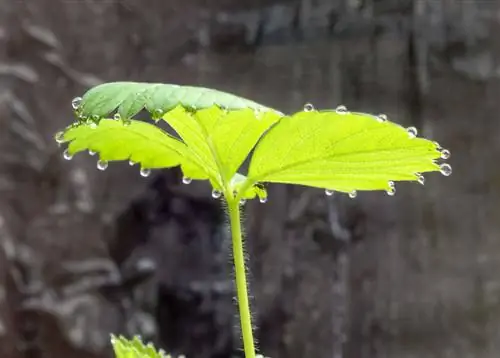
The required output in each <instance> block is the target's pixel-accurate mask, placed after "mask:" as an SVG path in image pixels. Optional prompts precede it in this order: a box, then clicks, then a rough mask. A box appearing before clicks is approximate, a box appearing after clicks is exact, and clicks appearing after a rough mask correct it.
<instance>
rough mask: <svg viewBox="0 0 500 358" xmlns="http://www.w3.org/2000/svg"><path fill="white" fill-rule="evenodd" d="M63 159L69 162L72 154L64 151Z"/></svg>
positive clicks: (67, 150)
mask: <svg viewBox="0 0 500 358" xmlns="http://www.w3.org/2000/svg"><path fill="white" fill-rule="evenodd" d="M63 158H64V159H66V160H71V159H73V154H71V153H70V152H69V149H66V150H65V151H64V152H63Z"/></svg>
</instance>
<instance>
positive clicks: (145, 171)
mask: <svg viewBox="0 0 500 358" xmlns="http://www.w3.org/2000/svg"><path fill="white" fill-rule="evenodd" d="M82 100H83V99H82V97H75V98H73V100H72V101H71V107H72V108H73V110H75V111H78V109H79V108H80V106H81V103H82ZM92 119H93V120H95V121H97V120H98V119H99V118H98V116H96V117H95V118H92ZM113 119H115V120H121V116H120V114H118V113H116V114H115V115H114V117H113ZM95 121H92V122H91V124H90V128H93V129H95V128H97V123H96V122H95ZM124 124H125V125H127V123H126V122H124ZM63 136H64V132H58V133H57V134H56V135H55V140H56V142H57V143H58V144H59V145H61V144H62V143H64V138H63ZM88 153H89V155H91V156H95V155H96V154H97V152H96V151H93V150H89V151H88ZM63 158H64V159H66V160H71V159H73V155H72V154H71V153H70V152H69V149H66V150H64V152H63ZM135 164H136V163H135V162H133V161H132V160H130V161H129V165H131V166H132V165H135ZM96 166H97V169H99V170H101V171H104V170H106V169H107V168H108V166H109V162H108V161H107V160H102V159H99V160H98V161H97V165H96ZM139 173H140V175H141V176H142V177H148V176H150V175H151V169H149V168H141V169H140V171H139Z"/></svg>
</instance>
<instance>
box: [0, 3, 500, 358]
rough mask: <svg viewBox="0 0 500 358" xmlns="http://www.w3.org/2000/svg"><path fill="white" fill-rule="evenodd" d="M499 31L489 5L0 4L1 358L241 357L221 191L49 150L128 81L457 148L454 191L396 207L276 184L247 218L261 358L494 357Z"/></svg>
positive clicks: (381, 198)
mask: <svg viewBox="0 0 500 358" xmlns="http://www.w3.org/2000/svg"><path fill="white" fill-rule="evenodd" d="M499 25H500V1H495V0H475V1H474V0H455V1H452V0H232V1H231V0H210V1H208V0H207V1H202V0H182V1H181V0H148V1H139V0H4V1H2V2H0V248H1V250H0V356H1V357H2V358H43V357H51V358H67V357H72V358H73V357H82V358H83V357H86V358H90V357H95V358H104V357H110V356H111V351H110V347H109V334H110V333H111V332H113V333H116V334H124V335H127V336H131V335H134V334H140V335H141V336H142V337H143V338H144V339H146V340H149V341H152V342H155V344H157V345H158V346H160V347H163V348H164V349H166V350H168V351H169V352H172V353H174V354H181V353H183V354H185V355H186V356H187V357H188V358H198V357H199V358H202V357H203V358H229V357H241V356H242V353H241V343H240V340H239V333H238V329H237V317H235V313H236V311H235V306H234V302H233V284H232V280H231V268H230V266H229V264H230V256H229V249H230V247H229V241H228V232H227V228H226V226H225V219H224V216H223V212H222V210H221V207H220V205H219V203H218V201H216V200H213V199H212V198H211V196H210V188H209V187H208V184H207V183H193V184H191V185H182V184H181V176H180V173H179V171H178V170H170V171H156V172H154V173H153V175H151V176H150V177H148V178H143V177H141V176H140V175H139V172H138V169H137V168H135V167H129V166H128V165H127V164H126V163H125V164H124V163H117V164H113V165H110V167H109V168H108V169H107V170H106V171H103V172H102V171H98V170H97V169H96V159H95V158H93V157H90V156H88V155H85V154H81V155H77V156H76V157H75V158H74V159H73V160H71V161H66V160H64V159H63V158H62V155H61V153H62V149H61V148H58V147H57V144H56V143H55V141H54V140H53V135H54V133H55V132H56V131H57V130H59V129H61V128H63V127H64V126H66V125H67V124H69V123H70V122H72V121H73V114H72V108H71V100H72V98H73V97H76V96H80V95H82V94H83V93H84V92H85V91H86V90H87V89H88V88H89V87H91V86H94V85H97V84H99V83H102V82H107V81H115V80H133V81H158V82H166V83H178V84H190V85H200V86H207V87H213V88H217V89H220V90H226V91H230V92H234V93H236V94H239V95H241V96H245V97H249V98H252V99H255V100H256V101H259V102H262V103H264V104H266V105H269V106H272V107H275V108H279V109H280V110H283V111H285V112H293V111H297V110H299V109H301V108H302V106H303V105H304V103H306V102H311V103H313V104H314V105H315V106H316V107H317V108H335V107H336V106H337V105H339V104H343V105H346V106H347V108H349V109H352V110H356V111H365V112H370V113H374V114H378V113H385V114H387V115H388V117H389V118H390V119H391V120H394V121H396V122H398V123H400V124H402V125H405V126H409V125H414V126H416V127H417V128H418V130H419V133H420V134H421V135H423V136H425V137H428V138H430V139H433V140H438V141H439V142H440V144H442V146H443V147H445V148H447V149H449V150H450V151H451V152H452V156H451V159H450V160H449V162H450V164H452V166H453V169H454V173H453V175H452V176H451V177H449V178H444V177H442V176H441V175H439V173H434V174H432V175H427V176H426V179H427V180H426V185H425V187H424V186H421V185H418V184H400V185H398V186H397V194H396V196H395V197H389V196H387V195H386V194H385V193H382V192H380V193H360V195H358V197H357V198H356V199H355V200H351V199H349V198H348V197H346V196H342V195H339V196H333V197H332V198H330V197H328V199H327V197H326V196H325V195H324V192H323V191H322V190H317V189H307V188H301V187H291V186H270V187H269V193H270V200H269V202H268V203H266V204H265V205H264V204H260V203H258V202H257V203H253V202H252V203H249V204H247V206H246V208H245V225H246V228H247V243H246V246H247V249H248V254H249V256H250V258H251V260H250V261H249V267H250V268H251V271H252V273H251V290H252V295H253V296H254V299H253V307H254V311H255V315H254V320H255V324H256V327H257V330H256V334H257V337H258V341H259V348H260V350H261V352H262V353H263V354H265V355H266V356H270V357H272V358H285V357H286V358H304V357H317V358H327V357H332V358H385V357H387V358H414V357H415V358H417V357H426V358H447V357H456V356H460V357H464V358H465V357H475V358H490V357H491V358H492V357H498V356H499V354H500V273H499V272H500V240H499V237H498V236H499V230H500V220H499V217H498V216H497V215H498V214H499V211H500V210H499V204H500V198H499V192H500V170H499V169H498V154H499V153H500V148H499V147H500V141H499V140H498V136H499V134H500V125H499V123H498V120H497V118H496V114H497V113H498V112H499V110H500V92H499V89H500V86H499V83H500V81H499V77H500V67H499V65H500V63H499V58H498V56H499V54H500V43H499V42H498V36H497V31H499V30H500V26H499Z"/></svg>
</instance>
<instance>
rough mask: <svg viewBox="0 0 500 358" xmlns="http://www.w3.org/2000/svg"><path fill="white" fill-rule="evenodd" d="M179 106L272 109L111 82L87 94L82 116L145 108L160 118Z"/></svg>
mask: <svg viewBox="0 0 500 358" xmlns="http://www.w3.org/2000/svg"><path fill="white" fill-rule="evenodd" d="M178 105H181V106H182V107H184V108H189V109H190V110H193V111H194V110H198V109H203V108H208V107H212V106H213V105H218V106H219V107H222V108H225V109H229V110H233V109H242V108H251V109H255V110H269V108H267V107H265V106H262V105H260V104H258V103H255V102H253V101H250V100H248V99H245V98H242V97H238V96H235V95H233V94H230V93H225V92H221V91H217V90H213V89H209V88H203V87H192V86H179V85H173V84H163V83H138V82H110V83H105V84H101V85H99V86H96V87H94V88H92V89H90V90H89V91H88V92H87V93H85V95H84V96H83V98H82V100H81V103H80V105H79V106H78V115H79V116H81V117H84V118H87V117H90V118H103V117H106V116H108V115H109V114H110V113H111V112H113V111H114V110H117V113H118V114H119V115H120V116H121V118H132V117H133V116H135V115H136V114H137V113H139V111H141V110H142V109H143V108H145V109H146V110H147V111H148V112H150V113H152V114H154V115H155V116H159V115H161V114H163V113H166V112H168V111H170V110H171V109H173V108H175V107H176V106H178Z"/></svg>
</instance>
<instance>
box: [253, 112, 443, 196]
mask: <svg viewBox="0 0 500 358" xmlns="http://www.w3.org/2000/svg"><path fill="white" fill-rule="evenodd" d="M440 156H441V152H440V151H439V148H438V146H437V145H436V144H435V143H434V142H431V141H429V140H426V139H422V138H415V137H414V136H412V135H410V133H408V131H407V130H406V129H405V128H403V127H401V126H400V125H397V124H395V123H392V122H390V121H381V120H377V118H376V117H374V116H371V115H366V114H360V113H337V112H336V111H309V112H298V113H296V114H295V115H293V116H291V117H286V118H283V119H281V120H280V122H279V123H278V124H276V125H275V126H274V127H273V128H272V129H271V130H270V131H269V132H268V133H267V134H266V135H265V136H264V137H263V138H262V139H261V141H260V142H259V143H258V145H257V147H256V148H255V152H254V154H253V157H252V160H251V163H250V169H249V174H248V176H249V180H251V181H252V182H274V183H289V184H299V185H306V186H311V187H319V188H325V189H330V190H336V191H341V192H349V193H350V192H353V191H356V190H388V191H389V190H391V189H392V183H391V181H400V180H409V181H417V180H418V179H419V173H423V172H430V171H439V170H440V167H439V165H438V164H436V163H435V160H436V159H438V158H440Z"/></svg>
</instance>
